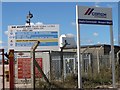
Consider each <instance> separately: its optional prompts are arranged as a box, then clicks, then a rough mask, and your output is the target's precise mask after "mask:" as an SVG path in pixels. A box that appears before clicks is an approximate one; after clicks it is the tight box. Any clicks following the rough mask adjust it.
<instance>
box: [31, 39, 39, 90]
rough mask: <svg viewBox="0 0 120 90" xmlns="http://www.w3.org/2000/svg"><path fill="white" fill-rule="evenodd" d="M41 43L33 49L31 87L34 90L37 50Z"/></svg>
mask: <svg viewBox="0 0 120 90" xmlns="http://www.w3.org/2000/svg"><path fill="white" fill-rule="evenodd" d="M39 43H40V42H39V41H37V42H36V43H35V44H34V45H33V46H32V48H31V86H32V88H33V90H35V49H36V48H37V46H38V45H39Z"/></svg>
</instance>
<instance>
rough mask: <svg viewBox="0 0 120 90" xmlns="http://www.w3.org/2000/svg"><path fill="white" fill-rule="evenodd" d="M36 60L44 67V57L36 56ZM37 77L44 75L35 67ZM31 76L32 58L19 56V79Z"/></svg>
mask: <svg viewBox="0 0 120 90" xmlns="http://www.w3.org/2000/svg"><path fill="white" fill-rule="evenodd" d="M36 61H37V62H38V64H39V65H40V67H41V68H42V58H36ZM35 75H36V77H42V76H41V74H40V73H39V71H38V70H37V68H35ZM24 78H31V59H30V58H18V79H24Z"/></svg>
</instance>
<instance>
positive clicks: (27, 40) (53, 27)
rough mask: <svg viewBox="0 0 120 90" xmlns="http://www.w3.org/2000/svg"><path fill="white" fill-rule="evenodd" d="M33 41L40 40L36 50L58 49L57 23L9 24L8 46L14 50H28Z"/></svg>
mask: <svg viewBox="0 0 120 90" xmlns="http://www.w3.org/2000/svg"><path fill="white" fill-rule="evenodd" d="M35 41H40V44H39V46H38V48H37V49H38V50H58V45H59V25H57V24H48V25H33V26H9V27H8V48H9V49H14V50H15V51H30V49H31V47H32V46H33V44H34V43H35Z"/></svg>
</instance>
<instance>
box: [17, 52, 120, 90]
mask: <svg viewBox="0 0 120 90" xmlns="http://www.w3.org/2000/svg"><path fill="white" fill-rule="evenodd" d="M35 59H36V61H37V63H38V65H39V66H40V69H41V70H42V71H43V73H41V71H40V70H38V68H36V69H35V87H36V88H50V87H51V88H77V87H78V74H77V71H78V64H77V63H78V62H77V54H76V53H75V52H64V53H63V65H61V53H60V52H39V51H38V52H36V53H35ZM115 62H116V65H115V66H116V67H115V70H116V73H115V75H116V86H117V87H118V86H119V84H120V81H119V78H120V77H119V74H120V73H119V64H118V62H117V59H115ZM15 63H16V64H15V66H16V68H15V87H16V88H31V87H32V83H33V82H32V81H31V77H32V75H31V54H30V52H17V53H15ZM111 64H112V62H111V59H110V56H109V55H99V56H94V55H92V54H91V53H84V54H81V67H82V87H83V88H108V87H112V70H111V68H112V66H111ZM62 66H63V70H61V67H62Z"/></svg>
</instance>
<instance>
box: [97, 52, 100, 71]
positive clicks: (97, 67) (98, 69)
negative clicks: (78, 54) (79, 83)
mask: <svg viewBox="0 0 120 90" xmlns="http://www.w3.org/2000/svg"><path fill="white" fill-rule="evenodd" d="M97 65H98V67H97V69H98V73H99V72H100V66H99V50H97Z"/></svg>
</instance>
